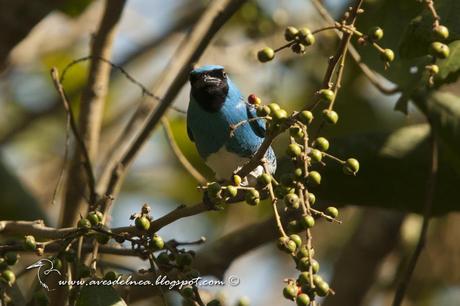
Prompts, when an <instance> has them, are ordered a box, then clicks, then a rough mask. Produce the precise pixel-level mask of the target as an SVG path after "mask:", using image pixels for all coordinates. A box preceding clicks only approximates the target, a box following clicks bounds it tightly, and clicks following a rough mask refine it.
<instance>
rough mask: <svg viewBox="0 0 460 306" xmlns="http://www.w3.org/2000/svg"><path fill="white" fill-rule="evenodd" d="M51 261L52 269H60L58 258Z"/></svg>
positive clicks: (60, 264)
mask: <svg viewBox="0 0 460 306" xmlns="http://www.w3.org/2000/svg"><path fill="white" fill-rule="evenodd" d="M52 261H53V267H54V268H55V269H58V270H61V269H62V260H61V259H60V258H59V257H55V258H54V259H53V260H52Z"/></svg>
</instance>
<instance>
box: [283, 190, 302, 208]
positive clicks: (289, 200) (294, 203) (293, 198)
mask: <svg viewBox="0 0 460 306" xmlns="http://www.w3.org/2000/svg"><path fill="white" fill-rule="evenodd" d="M299 203H300V200H299V197H298V196H297V195H296V194H295V193H288V194H287V195H285V196H284V204H285V205H286V207H288V208H292V209H297V208H299Z"/></svg>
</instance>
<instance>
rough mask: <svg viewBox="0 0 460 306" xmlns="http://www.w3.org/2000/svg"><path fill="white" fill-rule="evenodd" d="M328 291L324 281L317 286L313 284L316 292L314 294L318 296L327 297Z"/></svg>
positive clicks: (327, 285)
mask: <svg viewBox="0 0 460 306" xmlns="http://www.w3.org/2000/svg"><path fill="white" fill-rule="evenodd" d="M329 290H330V288H329V284H328V283H326V282H325V281H322V282H318V283H317V284H315V291H316V294H317V295H319V296H326V295H328V294H329Z"/></svg>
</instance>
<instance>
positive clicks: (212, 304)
mask: <svg viewBox="0 0 460 306" xmlns="http://www.w3.org/2000/svg"><path fill="white" fill-rule="evenodd" d="M206 306H222V303H221V302H220V301H219V300H217V299H214V300H212V301H210V302H208V303H207V304H206Z"/></svg>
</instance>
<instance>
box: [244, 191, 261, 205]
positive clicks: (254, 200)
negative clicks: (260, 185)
mask: <svg viewBox="0 0 460 306" xmlns="http://www.w3.org/2000/svg"><path fill="white" fill-rule="evenodd" d="M245 200H246V203H248V204H249V205H252V206H255V205H257V204H259V202H260V194H259V192H258V191H257V190H255V189H250V190H248V191H247V192H246V197H245Z"/></svg>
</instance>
